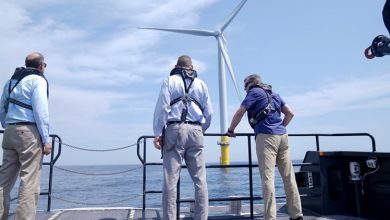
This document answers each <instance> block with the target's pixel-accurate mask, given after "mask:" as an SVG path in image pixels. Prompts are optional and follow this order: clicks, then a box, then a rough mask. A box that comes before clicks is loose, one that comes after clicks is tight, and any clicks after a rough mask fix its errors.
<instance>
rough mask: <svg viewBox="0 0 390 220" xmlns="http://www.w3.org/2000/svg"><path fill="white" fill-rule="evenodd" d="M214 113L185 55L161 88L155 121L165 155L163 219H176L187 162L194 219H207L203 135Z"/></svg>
mask: <svg viewBox="0 0 390 220" xmlns="http://www.w3.org/2000/svg"><path fill="white" fill-rule="evenodd" d="M212 113H213V110H212V107H211V101H210V98H209V94H208V89H207V86H206V84H205V83H204V82H203V81H202V80H200V79H198V78H197V73H196V71H195V70H194V69H193V66H192V61H191V58H190V57H189V56H187V55H182V56H180V57H179V58H178V60H177V64H176V66H175V68H174V69H173V70H172V71H171V74H170V76H169V77H167V78H166V79H165V80H164V82H163V85H162V87H161V91H160V95H159V98H158V101H157V103H156V107H155V111H154V120H153V130H154V136H155V138H154V145H155V147H156V148H157V149H159V150H161V151H162V154H163V170H164V185H163V219H165V220H173V219H176V208H177V207H176V185H177V181H178V179H179V176H180V168H181V163H182V161H183V159H184V161H185V162H186V165H187V169H188V172H189V174H190V176H191V178H192V180H193V182H194V187H195V213H194V219H196V220H206V219H207V216H208V191H207V182H206V168H205V161H204V155H203V148H204V143H203V133H204V132H205V130H206V129H207V128H208V127H209V126H210V122H211V115H212Z"/></svg>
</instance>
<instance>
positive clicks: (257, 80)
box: [244, 74, 261, 85]
mask: <svg viewBox="0 0 390 220" xmlns="http://www.w3.org/2000/svg"><path fill="white" fill-rule="evenodd" d="M244 83H245V85H248V84H249V83H253V84H259V83H261V77H260V76H259V75H258V74H251V75H249V76H247V77H246V78H245V79H244Z"/></svg>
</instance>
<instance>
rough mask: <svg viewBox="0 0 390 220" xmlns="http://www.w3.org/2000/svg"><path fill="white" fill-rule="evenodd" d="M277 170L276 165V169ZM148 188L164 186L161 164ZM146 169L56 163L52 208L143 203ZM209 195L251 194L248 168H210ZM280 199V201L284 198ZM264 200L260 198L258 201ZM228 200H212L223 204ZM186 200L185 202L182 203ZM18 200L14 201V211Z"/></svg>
mask: <svg viewBox="0 0 390 220" xmlns="http://www.w3.org/2000/svg"><path fill="white" fill-rule="evenodd" d="M276 170H277V169H276ZM48 176H49V168H48V166H43V168H42V176H41V192H47V191H48V185H49V178H48ZM275 176H276V178H275V187H276V195H277V196H284V191H283V184H282V181H281V178H280V176H279V173H278V172H277V171H276V172H275ZM146 180H147V185H146V190H161V188H162V167H161V166H148V167H147V177H146ZM142 182H143V173H142V167H141V166H140V165H113V166H56V167H54V170H53V180H52V200H51V210H55V209H66V208H81V207H142V187H143V185H142ZM207 182H208V188H209V198H222V197H229V196H249V170H248V168H228V169H227V168H209V169H207ZM253 183H254V185H253V189H254V190H253V191H254V196H260V195H261V183H260V176H259V171H258V168H253ZM18 186H19V182H17V183H16V184H15V187H14V189H13V190H12V193H11V198H16V197H17V190H18ZM180 190H181V198H193V194H194V188H193V184H192V181H191V179H190V177H189V175H188V172H187V170H186V169H182V171H181V188H180ZM283 201H284V199H279V200H278V202H283ZM243 203H244V204H245V203H248V202H243ZM256 203H261V201H255V204H256ZM223 204H228V203H227V202H210V205H223ZM184 206H186V204H183V207H184ZM15 207H16V200H14V201H13V202H12V204H11V212H12V210H14V209H15ZM47 207H48V197H47V196H46V195H41V196H40V199H39V205H38V209H39V210H46V209H47ZM146 207H147V208H159V207H161V194H148V195H147V196H146Z"/></svg>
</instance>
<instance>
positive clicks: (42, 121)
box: [0, 52, 51, 220]
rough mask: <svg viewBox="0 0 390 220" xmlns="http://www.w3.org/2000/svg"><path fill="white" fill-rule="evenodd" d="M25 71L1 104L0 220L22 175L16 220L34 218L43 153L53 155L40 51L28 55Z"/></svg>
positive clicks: (20, 70)
mask: <svg viewBox="0 0 390 220" xmlns="http://www.w3.org/2000/svg"><path fill="white" fill-rule="evenodd" d="M25 64H26V68H23V67H21V68H16V70H15V73H14V74H13V76H12V78H11V79H10V80H9V81H8V82H7V83H6V84H5V86H4V89H3V94H2V96H1V101H0V121H1V125H2V126H3V128H5V131H4V135H3V144H2V148H3V162H2V165H1V168H0V219H1V220H7V219H8V212H9V206H10V191H11V189H12V187H13V186H14V184H15V181H16V179H17V177H18V175H20V187H19V194H18V195H19V197H18V205H17V207H16V213H15V219H18V220H21V219H23V220H30V219H31V220H33V219H35V212H36V207H37V205H38V196H39V193H40V171H41V166H42V154H45V155H48V154H50V153H51V144H50V137H49V111H48V95H49V92H48V83H47V81H46V79H45V77H44V75H43V73H44V71H45V68H46V63H45V62H44V57H43V55H42V54H40V53H38V52H34V53H31V54H29V55H28V56H27V57H26V60H25Z"/></svg>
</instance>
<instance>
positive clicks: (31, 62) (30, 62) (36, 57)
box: [25, 52, 45, 68]
mask: <svg viewBox="0 0 390 220" xmlns="http://www.w3.org/2000/svg"><path fill="white" fill-rule="evenodd" d="M44 61H45V59H44V57H43V55H42V54H41V53H38V52H34V53H31V54H29V55H27V57H26V60H25V64H26V67H32V68H39V66H40V65H41V64H43V63H44Z"/></svg>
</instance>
